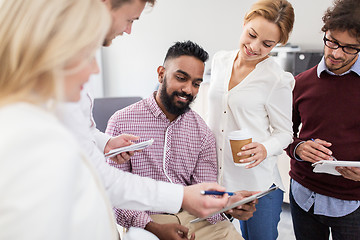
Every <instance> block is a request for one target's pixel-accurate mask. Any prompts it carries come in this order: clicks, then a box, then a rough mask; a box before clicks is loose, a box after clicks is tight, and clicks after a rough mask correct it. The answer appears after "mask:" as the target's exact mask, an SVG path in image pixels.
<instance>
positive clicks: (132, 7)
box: [103, 0, 146, 46]
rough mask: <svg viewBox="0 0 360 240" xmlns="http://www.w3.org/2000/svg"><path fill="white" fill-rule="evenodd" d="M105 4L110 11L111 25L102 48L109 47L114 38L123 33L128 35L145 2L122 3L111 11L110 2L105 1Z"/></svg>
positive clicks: (133, 0)
mask: <svg viewBox="0 0 360 240" xmlns="http://www.w3.org/2000/svg"><path fill="white" fill-rule="evenodd" d="M104 2H105V4H106V5H107V6H108V8H109V9H110V14H111V18H112V24H111V27H110V30H109V32H108V34H107V35H106V38H105V41H104V44H103V45H104V46H110V45H111V42H112V40H113V39H114V38H116V37H117V36H119V35H123V33H124V32H125V33H127V34H130V33H131V27H132V24H133V22H134V21H135V20H138V19H139V17H140V15H141V12H142V11H143V10H144V7H145V5H146V2H144V1H141V0H132V1H131V2H127V3H124V4H123V5H121V6H120V7H119V8H116V9H111V3H110V0H105V1H104Z"/></svg>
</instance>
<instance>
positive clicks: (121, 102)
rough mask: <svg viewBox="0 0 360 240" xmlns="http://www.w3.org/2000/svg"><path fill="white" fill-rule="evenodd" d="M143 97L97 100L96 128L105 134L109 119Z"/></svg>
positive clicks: (95, 101) (95, 108)
mask: <svg viewBox="0 0 360 240" xmlns="http://www.w3.org/2000/svg"><path fill="white" fill-rule="evenodd" d="M141 99H142V98H141V97H114V98H95V99H94V108H93V116H94V120H95V123H96V128H97V129H99V130H100V131H102V132H105V130H106V126H107V123H108V121H109V118H110V117H111V116H112V115H113V114H114V113H115V112H116V111H117V110H120V109H122V108H124V107H127V106H129V105H131V104H133V103H136V102H138V101H140V100H141Z"/></svg>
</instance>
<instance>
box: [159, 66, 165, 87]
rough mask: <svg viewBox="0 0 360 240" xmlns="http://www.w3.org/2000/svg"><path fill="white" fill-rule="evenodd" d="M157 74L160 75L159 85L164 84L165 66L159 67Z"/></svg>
mask: <svg viewBox="0 0 360 240" xmlns="http://www.w3.org/2000/svg"><path fill="white" fill-rule="evenodd" d="M157 73H158V81H159V83H162V82H163V79H164V76H165V68H164V67H163V66H159V67H158V68H157Z"/></svg>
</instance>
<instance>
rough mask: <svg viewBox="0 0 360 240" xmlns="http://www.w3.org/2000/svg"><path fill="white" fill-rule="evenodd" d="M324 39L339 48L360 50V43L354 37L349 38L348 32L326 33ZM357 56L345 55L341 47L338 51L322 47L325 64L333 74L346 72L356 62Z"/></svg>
mask: <svg viewBox="0 0 360 240" xmlns="http://www.w3.org/2000/svg"><path fill="white" fill-rule="evenodd" d="M325 37H326V38H327V39H329V40H331V41H332V42H333V43H337V44H340V45H341V46H348V47H353V48H360V43H359V42H358V41H357V40H356V38H355V37H352V36H350V35H349V33H348V31H344V32H341V31H327V32H326V34H325ZM358 56H359V55H358V54H355V55H353V54H348V53H345V52H344V51H343V50H342V48H341V47H339V48H338V49H331V48H329V47H327V46H326V45H325V47H324V58H325V64H326V66H327V68H328V69H329V70H330V71H331V72H333V73H335V74H342V73H344V72H346V71H348V70H349V69H350V68H351V66H352V65H353V64H354V63H355V62H356V60H357V58H358Z"/></svg>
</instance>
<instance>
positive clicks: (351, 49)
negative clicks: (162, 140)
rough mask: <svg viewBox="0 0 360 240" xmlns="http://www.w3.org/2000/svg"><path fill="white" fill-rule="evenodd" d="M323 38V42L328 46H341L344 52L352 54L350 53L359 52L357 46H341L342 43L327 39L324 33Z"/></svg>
mask: <svg viewBox="0 0 360 240" xmlns="http://www.w3.org/2000/svg"><path fill="white" fill-rule="evenodd" d="M323 40H324V44H325V45H326V46H327V47H328V48H331V49H338V48H341V49H342V50H343V52H344V53H347V54H352V55H355V54H358V53H359V52H360V49H359V48H354V47H350V46H342V45H340V43H338V42H337V41H333V40H330V39H327V38H326V34H325V35H324V38H323Z"/></svg>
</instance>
